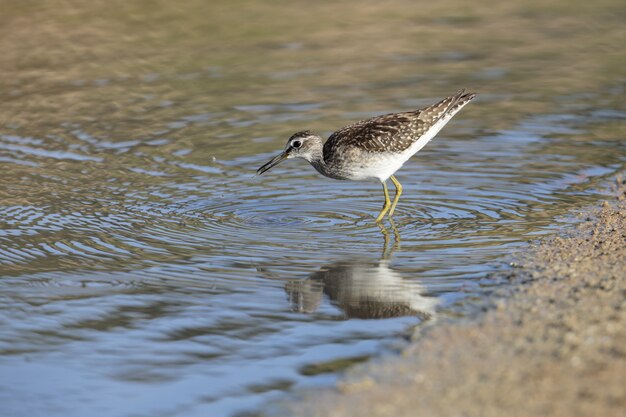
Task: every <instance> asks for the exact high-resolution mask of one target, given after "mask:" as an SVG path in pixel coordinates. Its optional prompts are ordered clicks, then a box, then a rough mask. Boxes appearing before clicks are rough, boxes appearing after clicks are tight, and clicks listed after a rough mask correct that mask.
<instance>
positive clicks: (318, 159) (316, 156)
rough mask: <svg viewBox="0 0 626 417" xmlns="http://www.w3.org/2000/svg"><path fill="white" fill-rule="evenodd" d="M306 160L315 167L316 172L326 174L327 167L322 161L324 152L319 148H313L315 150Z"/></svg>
mask: <svg viewBox="0 0 626 417" xmlns="http://www.w3.org/2000/svg"><path fill="white" fill-rule="evenodd" d="M307 160H308V161H309V163H310V164H311V165H313V168H315V169H316V170H317V172H319V173H320V174H322V175H326V176H328V173H327V171H328V170H327V168H328V167H327V165H326V162H325V161H324V153H323V151H322V149H321V148H320V149H315V151H314V152H313V153H312V154H311V155H310V156H309V157H308V158H307Z"/></svg>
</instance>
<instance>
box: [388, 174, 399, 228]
mask: <svg viewBox="0 0 626 417" xmlns="http://www.w3.org/2000/svg"><path fill="white" fill-rule="evenodd" d="M389 179H390V180H391V182H393V185H395V186H396V196H395V197H394V198H393V204H392V205H391V208H390V209H389V217H390V218H391V216H393V212H394V210H395V209H396V204H398V200H400V196H401V195H402V184H400V181H398V180H397V179H396V177H394V176H393V175H392V176H391V177H389Z"/></svg>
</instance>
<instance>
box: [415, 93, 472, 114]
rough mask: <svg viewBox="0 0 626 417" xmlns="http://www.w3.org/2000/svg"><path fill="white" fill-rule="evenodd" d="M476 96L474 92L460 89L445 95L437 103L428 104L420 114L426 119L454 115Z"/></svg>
mask: <svg viewBox="0 0 626 417" xmlns="http://www.w3.org/2000/svg"><path fill="white" fill-rule="evenodd" d="M474 97H476V93H466V92H465V89H461V90H459V91H457V92H456V94H454V95H452V96H449V97H446V98H444V99H443V100H441V101H440V102H438V103H435V104H433V105H432V106H428V107H426V108H425V109H423V110H422V111H421V114H422V115H423V116H424V117H425V118H428V119H435V120H441V119H443V118H444V117H447V116H450V117H452V116H454V115H455V114H456V113H457V112H458V111H459V110H461V109H462V108H463V107H464V106H465V105H466V104H467V103H469V102H470V101H472V100H473V99H474Z"/></svg>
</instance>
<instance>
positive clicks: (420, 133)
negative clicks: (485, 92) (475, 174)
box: [323, 90, 475, 163]
mask: <svg viewBox="0 0 626 417" xmlns="http://www.w3.org/2000/svg"><path fill="white" fill-rule="evenodd" d="M474 97H475V94H474V93H467V94H466V93H465V91H464V90H461V91H459V92H458V93H457V94H455V95H453V96H450V97H446V98H444V99H443V100H441V101H440V102H438V103H435V104H433V105H431V106H428V107H425V108H423V109H420V110H415V111H410V112H402V113H391V114H385V115H382V116H377V117H374V118H371V119H366V120H361V121H360V122H357V123H354V124H351V125H349V126H346V127H344V128H342V129H340V130H338V131H336V132H335V133H333V134H332V135H331V136H330V137H329V138H328V140H327V141H326V143H325V144H324V151H323V153H324V160H325V161H326V162H327V163H332V162H337V161H333V160H335V159H336V158H341V157H342V154H345V153H346V152H350V150H351V149H354V148H356V149H358V150H359V151H366V152H368V153H374V154H376V153H396V154H397V153H403V152H404V151H407V150H408V149H409V148H411V146H412V145H414V144H415V143H416V142H417V141H418V140H419V139H420V138H422V137H424V136H425V135H426V134H427V133H428V131H429V130H430V129H431V128H433V127H435V126H436V124H437V122H439V121H442V119H445V118H447V119H448V120H449V118H448V117H447V116H449V117H450V118H451V117H452V116H453V115H454V114H455V113H456V112H457V111H459V110H460V109H461V108H462V107H463V106H465V105H466V104H467V103H468V102H469V101H471V100H472V99H473V98H474ZM446 121H447V120H446ZM442 127H443V126H442Z"/></svg>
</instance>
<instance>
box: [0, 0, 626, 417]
mask: <svg viewBox="0 0 626 417" xmlns="http://www.w3.org/2000/svg"><path fill="white" fill-rule="evenodd" d="M114 3H115V4H113V5H111V4H110V2H106V3H105V2H98V1H94V2H92V3H90V5H89V6H81V7H82V8H72V6H69V5H68V4H66V3H63V2H60V3H58V4H57V2H49V4H48V5H46V6H41V5H40V6H35V5H34V4H30V3H24V4H20V5H15V6H11V7H8V8H7V10H6V12H5V13H3V16H2V18H1V19H2V20H1V22H2V23H3V25H2V32H3V35H4V36H2V37H0V50H1V51H2V52H3V54H2V56H3V58H1V59H2V60H1V61H0V66H1V68H2V70H3V72H4V73H5V74H7V75H6V76H5V77H3V79H2V80H1V81H0V99H1V100H2V102H3V109H2V110H1V111H0V167H1V170H2V174H3V175H2V176H1V177H0V197H1V200H0V263H1V265H2V275H1V277H0V300H1V301H0V413H1V414H2V415H11V416H22V415H24V416H33V415H46V416H55V415H58V416H61V415H62V416H72V415H77V416H79V415H81V416H82V415H90V416H99V415H102V416H105V415H106V416H131V415H132V416H140V415H141V416H143V415H185V416H196V415H198V416H200V415H202V416H205V415H211V416H219V415H223V416H229V415H235V414H237V413H242V412H249V411H251V410H258V409H262V408H263V407H264V406H265V405H266V404H268V403H269V402H272V401H277V400H281V399H283V398H285V397H286V396H287V395H289V393H293V392H295V391H297V390H298V389H301V388H304V387H311V386H319V385H328V384H330V383H332V382H333V381H334V380H335V378H336V377H337V372H338V371H340V370H341V369H343V368H345V367H346V366H348V365H349V364H351V363H355V362H358V361H362V360H366V359H367V358H370V357H372V356H377V355H380V354H384V353H389V352H393V351H395V350H397V349H398V347H399V346H401V343H402V337H403V335H406V334H407V333H408V332H409V331H410V329H411V327H412V326H415V325H420V324H421V323H425V322H431V323H434V322H436V321H437V320H442V319H445V318H447V317H455V316H457V315H458V314H461V312H462V311H465V310H466V308H465V307H464V306H466V305H467V304H469V303H470V302H471V299H472V298H474V297H480V296H481V295H482V294H484V293H485V291H489V288H492V286H493V285H495V284H496V283H494V282H492V281H491V280H489V279H488V278H486V277H487V276H488V273H489V272H492V271H493V270H496V269H498V268H500V267H503V266H504V265H505V263H506V260H507V256H508V255H509V254H510V253H511V252H512V251H514V250H516V249H517V248H519V247H522V246H523V245H524V244H525V242H526V241H527V240H529V239H534V238H536V237H537V236H539V235H541V234H543V233H546V232H548V231H550V230H552V229H553V228H554V227H556V224H557V223H555V222H556V221H557V219H559V218H560V217H561V216H563V215H564V214H566V213H568V212H569V211H570V210H572V209H576V208H579V207H583V206H584V205H586V204H588V203H589V202H591V201H593V200H595V199H597V198H598V197H600V196H602V195H603V193H604V192H606V190H604V189H603V188H602V187H604V184H605V182H606V180H607V179H609V178H611V177H612V176H613V175H614V174H615V173H616V172H618V171H620V170H621V169H623V167H624V164H625V161H626V146H625V144H624V143H625V142H624V129H623V126H624V119H626V110H625V108H624V105H623V103H622V100H623V95H624V85H625V82H624V78H623V73H622V70H621V69H622V68H623V64H624V62H623V59H624V58H623V56H618V55H619V54H618V53H616V51H617V50H618V45H621V44H622V43H621V41H622V40H623V39H622V38H623V37H624V33H623V30H622V29H621V22H622V21H623V20H622V19H621V17H620V16H621V15H620V13H619V10H620V9H619V2H610V1H607V2H601V4H600V6H601V7H599V5H597V4H596V5H594V7H593V8H591V9H586V7H588V6H581V7H580V8H579V9H578V8H577V9H576V10H571V9H570V7H568V4H569V3H567V2H553V3H551V6H549V7H548V6H542V5H540V4H531V3H529V5H526V6H524V7H522V6H511V5H500V4H497V3H494V5H493V7H488V8H487V7H486V8H484V9H467V8H459V4H457V3H456V2H455V1H448V2H440V3H441V4H440V6H437V7H436V8H434V9H430V8H431V7H432V6H424V7H429V9H428V10H426V12H427V15H428V16H429V17H428V18H426V17H424V16H425V15H424V13H422V12H423V10H418V9H414V7H413V6H412V3H411V2H402V1H399V2H397V3H398V5H397V6H398V7H404V8H405V9H404V10H405V11H407V13H396V12H392V10H394V9H393V8H386V7H387V6H383V5H379V4H376V3H371V4H370V3H364V4H366V6H363V7H362V8H361V9H359V10H354V9H353V8H350V7H348V6H345V5H344V6H333V5H332V4H330V3H328V4H327V3H324V2H320V3H319V4H317V5H315V6H310V8H311V9H310V10H308V11H303V10H296V9H286V8H284V7H280V6H278V5H272V6H270V5H264V6H261V5H258V4H256V3H250V4H247V5H246V7H241V8H233V7H232V6H229V5H228V3H226V2H224V3H222V2H212V4H210V5H207V4H204V3H203V2H199V1H198V2H195V1H189V2H186V3H184V4H182V5H177V6H176V7H173V6H172V5H170V4H168V3H165V2H159V3H157V5H158V7H156V6H154V5H151V6H149V7H148V6H146V5H144V4H143V3H141V2H138V3H136V4H133V5H127V4H125V3H120V4H117V3H116V2H114ZM589 7H590V6H589ZM381 13H382V16H384V19H381V17H380V16H381ZM622 13H623V11H622ZM322 16H324V17H326V18H327V19H321V17H322ZM338 22H341V23H342V24H343V26H341V27H338V25H337V24H338ZM416 22H418V23H419V24H416ZM548 23H549V24H548ZM580 25H584V27H585V28H587V30H589V32H585V33H580V30H579V28H580ZM398 30H400V32H401V35H402V36H399V35H398ZM460 87H468V88H471V89H472V90H477V91H479V94H480V95H479V98H478V99H477V100H476V101H475V102H473V103H472V104H470V105H469V106H468V107H466V109H464V110H463V111H462V112H461V113H459V115H457V116H456V117H455V119H454V120H453V121H452V122H451V123H450V124H449V126H447V127H446V128H445V129H444V130H443V131H442V132H441V133H440V135H439V136H438V138H437V139H436V140H435V141H433V142H432V143H431V144H429V145H428V146H427V147H426V148H425V149H424V150H422V151H421V152H420V154H419V155H418V156H416V157H415V158H413V159H412V160H411V161H409V162H408V163H407V164H406V165H405V166H404V167H403V168H402V170H401V171H399V173H398V175H397V176H398V179H399V180H400V181H401V182H402V184H403V185H404V190H405V192H404V195H403V198H402V199H401V201H400V204H399V206H398V210H397V214H396V216H395V221H394V224H393V225H392V224H389V223H387V224H386V226H385V227H384V228H383V229H380V228H379V227H377V226H376V225H375V224H374V223H373V218H374V216H375V215H376V214H377V212H378V210H379V209H380V206H381V204H382V190H381V189H380V186H379V185H378V184H373V183H348V182H339V181H331V180H328V179H325V178H322V177H320V176H319V175H317V174H316V173H315V172H314V171H313V170H312V169H311V168H310V167H308V166H306V164H305V163H304V162H301V163H299V162H295V161H289V162H287V163H284V164H282V165H280V166H278V167H276V168H274V169H273V170H272V171H270V172H268V173H267V174H266V175H264V176H262V177H254V176H253V175H254V172H255V170H256V168H258V167H259V166H260V165H261V164H263V163H264V162H266V161H267V160H268V159H269V158H270V157H272V156H273V155H274V154H275V153H276V152H278V151H279V150H280V149H281V148H282V147H283V145H284V142H285V140H286V138H287V137H288V136H289V134H290V133H292V132H293V131H296V130H302V129H314V130H317V131H319V132H320V133H323V134H328V133H330V132H331V131H332V130H333V129H335V128H338V127H341V126H343V125H345V124H348V123H350V122H353V121H356V120H359V119H361V118H364V117H369V116H372V115H375V114H379V113H386V112H392V111H398V110H406V109H410V108H416V107H420V106H423V105H427V104H430V103H431V102H434V101H435V100H437V99H438V98H440V97H442V96H444V95H447V94H451V93H453V92H454V91H455V90H457V89H458V88H460Z"/></svg>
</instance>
